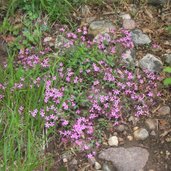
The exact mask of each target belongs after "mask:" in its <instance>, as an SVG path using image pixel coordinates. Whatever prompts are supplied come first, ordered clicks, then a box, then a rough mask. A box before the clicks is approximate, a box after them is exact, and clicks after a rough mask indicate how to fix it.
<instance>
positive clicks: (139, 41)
mask: <svg viewBox="0 0 171 171" xmlns="http://www.w3.org/2000/svg"><path fill="white" fill-rule="evenodd" d="M131 36H132V40H133V42H134V44H135V45H145V44H149V43H151V40H150V38H149V37H148V36H147V35H146V34H144V33H143V32H142V31H141V30H139V29H135V30H133V31H132V32H131Z"/></svg>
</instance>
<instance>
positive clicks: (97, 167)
mask: <svg viewBox="0 0 171 171" xmlns="http://www.w3.org/2000/svg"><path fill="white" fill-rule="evenodd" d="M101 167H102V166H101V165H100V163H99V162H95V163H94V168H95V169H96V170H99V169H101Z"/></svg>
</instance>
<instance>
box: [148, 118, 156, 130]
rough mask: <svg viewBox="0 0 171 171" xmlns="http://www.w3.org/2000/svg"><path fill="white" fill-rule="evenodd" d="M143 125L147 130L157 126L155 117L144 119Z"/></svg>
mask: <svg viewBox="0 0 171 171" xmlns="http://www.w3.org/2000/svg"><path fill="white" fill-rule="evenodd" d="M145 125H146V126H147V128H148V129H149V130H155V129H156V128H157V119H146V121H145Z"/></svg>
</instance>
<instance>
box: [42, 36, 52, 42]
mask: <svg viewBox="0 0 171 171" xmlns="http://www.w3.org/2000/svg"><path fill="white" fill-rule="evenodd" d="M51 40H52V37H45V38H44V40H43V42H44V43H46V42H49V41H51Z"/></svg>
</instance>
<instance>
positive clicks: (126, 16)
mask: <svg viewBox="0 0 171 171" xmlns="http://www.w3.org/2000/svg"><path fill="white" fill-rule="evenodd" d="M120 17H121V18H122V19H123V20H130V19H131V16H130V15H129V14H121V15H120Z"/></svg>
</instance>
